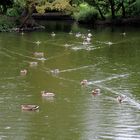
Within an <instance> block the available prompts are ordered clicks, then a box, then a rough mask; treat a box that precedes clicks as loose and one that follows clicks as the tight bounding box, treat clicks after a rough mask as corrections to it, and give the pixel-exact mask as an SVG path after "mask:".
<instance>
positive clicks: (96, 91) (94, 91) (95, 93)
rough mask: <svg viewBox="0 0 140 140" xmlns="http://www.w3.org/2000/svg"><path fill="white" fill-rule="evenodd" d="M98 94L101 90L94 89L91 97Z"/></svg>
mask: <svg viewBox="0 0 140 140" xmlns="http://www.w3.org/2000/svg"><path fill="white" fill-rule="evenodd" d="M100 92H101V90H100V89H99V88H95V89H93V90H92V91H91V93H92V94H93V95H99V94H100Z"/></svg>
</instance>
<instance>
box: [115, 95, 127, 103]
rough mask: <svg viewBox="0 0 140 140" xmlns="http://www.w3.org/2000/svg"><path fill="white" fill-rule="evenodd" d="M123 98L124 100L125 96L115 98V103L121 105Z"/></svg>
mask: <svg viewBox="0 0 140 140" xmlns="http://www.w3.org/2000/svg"><path fill="white" fill-rule="evenodd" d="M125 98H126V97H125V96H122V95H119V96H118V97H117V101H118V102H119V103H122V102H123V101H124V99H125Z"/></svg>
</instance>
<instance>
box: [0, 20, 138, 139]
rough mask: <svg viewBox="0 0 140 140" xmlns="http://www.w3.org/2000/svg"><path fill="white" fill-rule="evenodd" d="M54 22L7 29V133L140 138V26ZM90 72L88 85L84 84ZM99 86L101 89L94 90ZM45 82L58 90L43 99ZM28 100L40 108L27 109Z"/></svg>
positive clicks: (0, 56) (3, 68)
mask: <svg viewBox="0 0 140 140" xmlns="http://www.w3.org/2000/svg"><path fill="white" fill-rule="evenodd" d="M52 25H53V26H52ZM52 25H50V24H47V25H46V27H48V28H46V30H45V31H44V32H31V33H24V34H20V33H1V34H0V89H1V90H0V109H1V112H0V118H1V119H0V126H1V127H0V139H2V140H11V139H14V140H19V139H20V140H25V139H30V140H38V139H41V140H46V139H49V140H54V139H56V140H107V139H111V140H139V139H140V121H139V120H140V111H139V110H140V95H139V91H140V87H139V81H140V78H139V77H140V72H139V71H140V63H139V59H140V55H139V52H140V47H139V46H140V42H139V39H140V38H139V36H140V32H139V29H138V28H137V29H136V28H127V27H125V29H124V28H119V29H118V28H114V29H111V28H104V29H90V30H89V28H84V27H78V26H77V25H76V24H69V25H67V24H60V23H59V24H58V25H57V24H56V23H54V24H52ZM53 27H55V29H56V30H53V29H54V28H53ZM52 32H55V34H56V35H55V36H54V37H52V36H51V33H52ZM124 32H125V35H124ZM89 33H91V34H92V36H90V39H89V38H88V39H87V35H88V34H89ZM77 34H78V36H77ZM85 41H90V42H85ZM83 42H84V43H83ZM35 52H39V53H43V57H36V56H34V53H35ZM31 62H36V63H37V65H36V66H35V67H32V66H30V63H31ZM22 69H26V70H27V71H28V73H27V74H26V75H24V76H21V75H20V71H21V70H22ZM56 70H57V72H56ZM83 79H87V81H88V82H87V86H81V85H80V81H81V80H83ZM95 88H100V89H101V94H100V95H99V96H93V95H92V94H91V91H92V90H93V89H95ZM44 89H45V90H47V91H50V92H52V93H55V97H54V98H42V96H41V91H42V90H44ZM118 95H123V96H125V97H126V98H125V100H124V102H122V103H118V102H117V96H118ZM22 104H37V105H39V107H40V108H39V111H38V112H32V111H31V112H30V111H28V112H27V111H26V112H24V111H21V108H20V106H21V105H22Z"/></svg>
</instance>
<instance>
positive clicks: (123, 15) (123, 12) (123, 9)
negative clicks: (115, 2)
mask: <svg viewBox="0 0 140 140" xmlns="http://www.w3.org/2000/svg"><path fill="white" fill-rule="evenodd" d="M123 2H124V0H122V1H121V7H122V17H125V7H124V4H123Z"/></svg>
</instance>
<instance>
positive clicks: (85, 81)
mask: <svg viewBox="0 0 140 140" xmlns="http://www.w3.org/2000/svg"><path fill="white" fill-rule="evenodd" d="M80 84H81V85H82V86H87V84H88V81H87V80H86V79H84V80H82V81H81V82H80Z"/></svg>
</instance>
